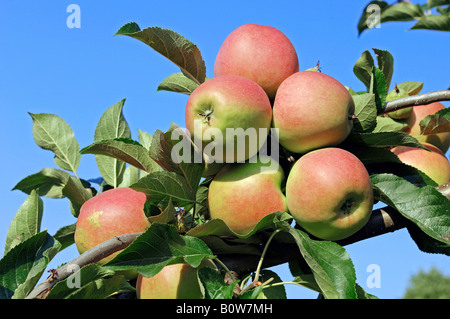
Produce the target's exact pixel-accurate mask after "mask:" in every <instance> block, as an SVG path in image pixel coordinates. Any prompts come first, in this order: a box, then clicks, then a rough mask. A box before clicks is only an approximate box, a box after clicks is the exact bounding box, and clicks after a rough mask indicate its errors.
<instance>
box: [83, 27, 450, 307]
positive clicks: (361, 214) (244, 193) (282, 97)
mask: <svg viewBox="0 0 450 319" xmlns="http://www.w3.org/2000/svg"><path fill="white" fill-rule="evenodd" d="M401 94H402V92H399V90H395V91H394V93H393V94H392V95H391V96H389V98H390V99H394V98H399V97H401ZM443 107H444V106H443V105H442V104H440V103H433V104H430V105H427V106H420V107H414V108H411V109H406V110H401V112H397V113H392V114H390V116H392V117H394V118H402V119H403V120H405V121H407V122H408V133H409V134H411V135H413V136H418V135H419V132H420V131H418V130H420V128H419V124H418V123H419V122H420V120H421V119H422V118H424V117H425V116H426V115H428V114H433V113H435V112H436V111H437V110H439V109H441V108H443ZM354 112H355V104H354V101H353V98H352V95H351V94H350V93H349V91H348V90H347V89H346V88H345V87H344V86H343V85H342V84H341V83H340V82H339V81H338V80H336V79H335V78H333V77H331V76H329V75H327V74H324V73H322V72H318V71H317V70H306V71H299V59H298V56H297V53H296V50H295V48H294V46H293V44H292V43H291V41H290V40H289V39H288V37H286V35H284V34H283V33H282V32H281V31H279V30H278V29H276V28H274V27H270V26H262V25H257V24H246V25H243V26H240V27H239V28H237V29H235V30H234V31H233V32H231V33H230V34H229V36H228V37H227V38H226V39H225V41H224V42H223V44H222V46H221V48H220V50H219V52H218V54H217V57H216V61H215V65H214V77H213V78H211V79H208V80H207V81H205V82H203V83H202V84H201V85H199V86H198V87H197V88H196V89H195V90H194V91H193V92H192V93H191V94H190V96H189V98H188V101H187V104H186V109H185V119H186V128H187V131H188V132H189V133H190V135H191V137H192V138H193V139H195V140H199V141H201V144H200V145H199V147H200V148H201V149H202V151H203V154H204V159H205V173H204V176H205V177H209V178H211V183H210V185H209V190H208V206H209V213H210V217H211V218H212V219H221V220H223V221H224V222H225V223H226V225H227V226H228V227H229V228H230V230H231V231H233V232H234V233H235V234H237V235H243V236H245V235H246V234H249V233H250V232H251V231H252V230H253V229H254V227H255V226H256V224H257V223H258V222H259V221H260V220H261V219H262V218H263V217H265V216H267V215H268V214H271V213H274V212H278V211H281V212H288V213H289V214H290V215H291V216H292V217H293V218H294V220H295V221H296V224H297V226H298V227H300V228H302V229H303V230H305V231H307V232H308V233H309V234H310V235H311V236H313V237H315V238H318V239H323V240H332V241H336V240H341V239H344V238H347V237H349V236H351V235H353V234H354V233H356V232H357V231H358V230H360V229H361V228H362V227H363V226H364V225H365V224H366V223H367V222H368V220H369V218H370V215H371V213H372V210H373V203H374V196H373V191H372V184H371V181H370V177H369V173H368V171H367V170H366V167H365V166H364V164H363V163H362V162H361V161H360V160H359V159H358V158H357V157H356V156H355V155H354V154H352V153H351V152H349V151H347V150H345V149H343V148H340V147H339V145H340V144H341V143H342V142H343V141H344V140H345V139H346V138H347V137H348V136H349V134H350V132H351V131H352V128H353V121H354ZM255 132H257V134H253V135H252V134H251V133H255ZM269 136H271V140H270V142H271V143H272V144H273V143H274V141H275V142H276V143H279V145H278V146H279V148H276V149H277V150H280V149H282V150H283V151H286V152H288V153H289V154H295V158H297V160H296V161H295V162H291V163H290V165H289V166H288V167H286V166H282V165H280V164H279V157H278V155H279V154H270V155H268V154H263V153H262V152H260V150H261V148H262V145H264V144H265V143H267V141H268V138H269ZM421 142H423V143H424V145H425V146H426V147H427V149H428V150H429V151H426V150H422V149H418V148H406V147H403V146H402V147H396V148H394V149H392V151H393V152H394V153H395V154H396V155H397V156H398V157H399V159H400V160H401V161H403V162H405V163H407V164H409V165H412V166H415V167H416V168H418V169H420V170H423V171H424V172H425V173H426V174H427V175H429V176H430V177H431V178H432V179H434V180H435V181H436V182H437V183H438V184H444V183H446V182H449V181H450V164H449V162H448V160H447V159H446V157H445V155H444V153H445V152H446V151H447V150H448V148H449V146H450V133H439V134H433V135H428V136H427V137H423V140H421ZM272 149H273V148H272ZM274 163H275V164H276V165H274ZM145 202H146V196H145V195H144V194H143V193H139V192H137V191H134V190H132V189H130V188H117V189H112V190H108V191H105V192H102V193H101V194H99V195H97V196H95V197H93V198H92V199H90V200H89V201H87V202H86V203H85V204H84V205H83V207H82V208H81V211H80V214H79V217H78V222H77V228H76V232H75V242H76V245H77V248H78V250H79V252H80V253H83V252H85V251H86V250H88V249H90V248H92V247H94V246H96V245H97V244H99V243H101V242H103V241H105V240H107V239H110V238H112V237H114V236H117V235H120V234H124V233H135V232H143V231H145V230H146V229H147V228H148V227H149V226H150V225H149V222H148V220H147V217H146V215H145V212H144V206H145ZM112 220H114V222H111V221H112ZM99 229H101V231H99ZM112 257H113V256H110V257H108V258H105V259H103V260H101V261H100V263H105V262H107V261H108V260H110V259H111V258H112ZM202 267H215V266H214V264H213V263H212V262H210V261H205V263H204V264H202ZM197 271H198V269H194V268H191V267H190V266H189V265H186V264H176V265H170V266H166V267H164V269H163V270H161V271H160V272H159V273H158V274H157V275H156V276H154V277H151V278H146V277H143V276H141V275H139V276H138V277H137V284H136V292H137V296H138V298H143V299H144V298H200V297H201V290H200V287H199V284H198V278H197ZM128 275H129V276H135V277H136V274H128Z"/></svg>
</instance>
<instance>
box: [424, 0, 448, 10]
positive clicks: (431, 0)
mask: <svg viewBox="0 0 450 319" xmlns="http://www.w3.org/2000/svg"><path fill="white" fill-rule="evenodd" d="M445 5H450V0H428V1H427V6H428V9H431V8H434V7H437V6H445Z"/></svg>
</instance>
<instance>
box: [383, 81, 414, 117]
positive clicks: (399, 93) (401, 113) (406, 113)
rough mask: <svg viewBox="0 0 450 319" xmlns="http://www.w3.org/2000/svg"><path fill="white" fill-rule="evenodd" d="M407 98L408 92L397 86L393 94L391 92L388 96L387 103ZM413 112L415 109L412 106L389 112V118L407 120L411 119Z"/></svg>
mask: <svg viewBox="0 0 450 319" xmlns="http://www.w3.org/2000/svg"><path fill="white" fill-rule="evenodd" d="M407 96H409V94H408V92H407V91H406V90H404V89H400V88H398V87H397V85H396V86H395V88H394V89H393V90H392V91H391V92H389V94H388V95H387V96H386V102H388V101H392V100H396V99H400V98H402V97H407ZM412 110H413V108H412V107H411V106H410V107H405V108H402V109H400V110H397V111H394V112H389V113H388V115H389V117H391V118H393V119H397V120H400V119H407V118H408V117H410V115H411V113H412Z"/></svg>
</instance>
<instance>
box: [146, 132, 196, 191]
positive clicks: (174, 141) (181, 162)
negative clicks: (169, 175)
mask: <svg viewBox="0 0 450 319" xmlns="http://www.w3.org/2000/svg"><path fill="white" fill-rule="evenodd" d="M150 157H151V158H152V159H153V160H154V161H155V162H156V163H158V164H159V166H161V167H162V168H163V169H164V170H166V171H169V172H175V173H177V174H178V175H180V176H182V177H183V178H184V180H185V181H186V184H187V185H188V187H189V189H190V190H191V191H192V192H194V193H195V192H196V190H197V188H198V185H199V183H200V180H201V178H202V175H203V172H204V163H203V157H202V154H201V152H200V151H196V150H195V149H194V147H193V146H192V141H191V139H190V138H189V137H188V136H187V135H186V133H185V132H184V130H182V129H181V128H179V127H178V126H177V125H175V124H173V123H172V125H171V126H170V128H169V130H168V131H167V132H166V133H163V132H162V131H160V130H157V131H156V132H155V134H153V141H152V145H151V147H150Z"/></svg>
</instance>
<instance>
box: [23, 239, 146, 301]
mask: <svg viewBox="0 0 450 319" xmlns="http://www.w3.org/2000/svg"><path fill="white" fill-rule="evenodd" d="M141 234H142V233H132V234H124V235H120V236H116V237H113V238H111V239H109V240H107V241H105V242H103V243H101V244H99V245H97V246H95V247H93V248H91V249H89V250H88V251H86V252H84V253H83V254H81V255H80V256H78V257H77V258H75V259H74V260H72V261H71V262H69V263H67V264H64V265H63V266H61V267H59V268H58V269H56V270H51V271H50V272H51V273H52V274H51V275H50V276H49V277H48V278H47V279H46V280H45V281H43V282H42V283H40V284H39V285H38V286H36V287H35V288H34V289H33V290H32V291H31V292H30V293H29V294H28V296H27V297H26V298H25V299H34V298H39V299H45V298H46V297H47V295H48V293H49V292H50V289H51V288H52V287H53V286H54V285H56V284H57V283H58V282H59V281H61V280H64V279H66V278H67V277H69V276H70V275H71V274H73V273H74V272H75V271H76V270H78V269H80V268H81V267H83V266H86V265H88V264H91V263H96V262H98V261H99V260H102V259H103V258H105V257H108V256H109V255H111V254H113V253H115V252H117V251H119V250H122V249H124V248H126V247H127V246H129V245H130V244H131V243H132V242H133V241H134V240H135V239H136V238H137V237H139V236H140V235H141Z"/></svg>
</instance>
